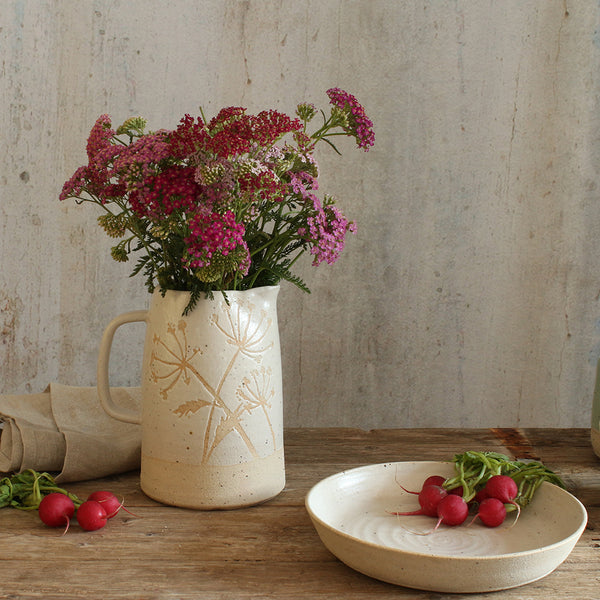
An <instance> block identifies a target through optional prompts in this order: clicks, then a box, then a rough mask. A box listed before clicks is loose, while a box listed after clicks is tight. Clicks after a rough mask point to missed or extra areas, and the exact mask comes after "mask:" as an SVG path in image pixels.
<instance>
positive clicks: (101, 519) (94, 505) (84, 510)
mask: <svg viewBox="0 0 600 600" xmlns="http://www.w3.org/2000/svg"><path fill="white" fill-rule="evenodd" d="M107 520H108V517H107V516H106V511H105V510H104V508H103V507H102V505H101V504H100V502H97V501H96V500H86V501H85V502H84V503H83V504H82V505H81V506H80V507H79V508H78V509H77V522H78V523H79V524H80V525H81V527H82V528H83V529H85V530H86V531H96V529H101V528H102V527H104V526H105V525H106V521H107Z"/></svg>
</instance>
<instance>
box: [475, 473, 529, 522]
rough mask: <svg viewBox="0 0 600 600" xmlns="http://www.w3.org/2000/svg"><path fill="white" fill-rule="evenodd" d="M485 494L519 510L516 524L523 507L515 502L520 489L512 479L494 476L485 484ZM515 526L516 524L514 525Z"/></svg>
mask: <svg viewBox="0 0 600 600" xmlns="http://www.w3.org/2000/svg"><path fill="white" fill-rule="evenodd" d="M484 489H485V493H486V494H487V495H488V496H489V497H491V498H497V499H498V500H500V502H502V503H504V504H512V505H513V506H515V507H516V509H517V516H516V517H515V523H516V522H517V519H518V518H519V515H520V514H521V507H520V506H519V505H518V504H517V503H516V502H515V498H516V497H517V494H518V493H519V488H518V487H517V484H516V483H515V481H514V479H513V478H512V477H509V476H508V475H494V476H493V477H490V478H489V479H488V481H487V483H486V484H485V488H484ZM513 525H514V523H513Z"/></svg>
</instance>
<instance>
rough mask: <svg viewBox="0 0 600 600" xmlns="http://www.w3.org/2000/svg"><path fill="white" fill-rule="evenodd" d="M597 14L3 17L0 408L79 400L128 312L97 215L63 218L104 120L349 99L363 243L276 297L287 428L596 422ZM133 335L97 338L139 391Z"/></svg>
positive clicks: (410, 10)
mask: <svg viewBox="0 0 600 600" xmlns="http://www.w3.org/2000/svg"><path fill="white" fill-rule="evenodd" d="M599 13H600V11H599V9H598V6H597V3H595V2H592V1H591V0H590V1H588V0H578V1H576V2H575V1H573V2H571V1H564V2H563V1H558V0H552V1H547V0H537V1H536V0H532V1H528V2H523V1H522V0H502V1H501V2H498V1H494V0H487V1H485V0H477V1H476V2H472V1H466V0H453V1H450V0H429V1H426V0H415V1H410V2H404V1H400V0H171V1H170V2H162V1H159V0H127V1H126V0H93V1H92V0H54V1H52V0H2V1H1V2H0V94H1V101H2V110H1V111H0V157H1V158H0V257H1V264H0V393H25V392H36V391H39V390H41V389H43V388H44V387H45V386H46V385H47V383H49V382H50V381H60V382H62V383H67V384H73V385H94V384H95V361H96V353H97V346H98V342H99V339H100V336H101V333H102V331H103V328H104V326H105V325H106V324H107V323H108V321H109V320H110V319H111V318H112V317H113V316H115V315H117V314H119V313H121V312H124V311H126V310H133V309H137V308H144V307H145V306H147V303H148V296H147V294H146V292H145V290H144V288H143V285H142V281H140V280H134V279H129V278H128V273H129V267H128V266H127V265H120V264H117V263H115V262H114V261H112V259H111V258H110V255H109V248H110V245H111V241H110V240H109V239H108V238H107V237H106V236H105V234H104V233H103V232H102V231H101V230H100V229H99V227H97V225H96V223H95V219H96V216H97V213H96V212H95V211H94V210H93V209H92V207H89V206H86V207H78V206H76V205H75V204H74V203H71V202H69V203H62V204H61V203H59V201H58V194H59V192H60V189H61V187H62V184H63V182H64V180H65V179H66V178H67V177H69V176H70V174H71V173H72V172H73V170H74V169H75V168H76V167H77V166H79V164H81V163H83V162H84V161H85V140H86V137H87V134H88V132H89V129H90V127H91V125H92V124H93V122H94V121H95V119H96V118H97V116H98V115H99V114H101V113H104V112H107V113H109V114H111V115H112V116H113V118H114V121H115V122H116V123H118V122H121V121H122V120H124V119H125V118H127V117H129V116H132V115H138V114H141V115H144V116H146V117H147V118H148V120H149V123H150V127H152V128H155V129H158V128H161V127H165V128H171V127H174V126H175V125H176V124H177V121H178V120H179V118H180V117H181V116H182V115H183V114H184V113H186V112H189V113H192V114H197V112H198V107H199V106H200V105H202V106H203V107H204V109H205V111H206V113H207V114H211V115H212V114H214V113H215V112H216V111H217V110H218V109H219V108H220V107H222V106H229V105H242V106H246V107H247V108H248V110H249V111H250V112H255V111H258V110H261V109H263V108H276V109H279V110H282V111H285V112H290V113H291V112H293V110H294V108H295V105H296V103H297V102H299V101H304V100H306V101H311V102H314V103H316V104H318V105H325V104H326V102H327V98H326V96H325V90H326V89H328V88H329V87H332V86H339V87H342V88H344V89H346V90H348V91H350V92H351V93H353V94H354V95H356V96H357V98H358V99H359V100H360V101H361V102H362V103H363V104H364V106H365V107H366V109H367V112H368V114H369V115H370V117H371V118H372V119H373V121H374V122H375V129H376V136H377V139H376V146H375V148H374V149H373V150H372V151H371V152H369V153H368V154H363V153H362V152H358V151H355V150H354V148H353V146H352V144H351V143H350V142H349V141H348V143H347V144H342V146H341V149H342V151H343V153H344V157H343V159H341V160H340V159H339V157H337V156H335V155H334V154H333V153H332V152H328V151H327V149H326V148H322V149H321V153H320V155H319V159H320V163H321V167H322V170H323V176H322V179H321V187H322V189H323V190H325V191H326V192H330V193H334V194H335V195H336V196H337V197H339V198H340V201H341V204H342V206H343V207H344V210H345V212H346V213H347V214H348V216H349V217H351V218H354V219H355V220H356V221H357V222H358V226H359V231H358V234H357V235H356V236H355V237H353V238H352V239H351V240H350V241H349V243H348V246H347V250H346V252H345V254H344V255H343V256H342V258H341V260H340V261H339V262H338V263H337V264H336V265H334V266H332V267H328V266H322V267H319V268H318V269H315V268H313V267H311V266H310V264H309V262H310V261H309V260H307V261H306V263H305V265H304V266H303V268H302V274H303V275H304V277H305V279H306V280H307V282H308V283H309V285H310V286H311V288H312V291H313V293H312V294H311V295H304V294H302V293H301V292H300V291H298V290H296V289H295V288H293V287H292V286H289V285H284V287H283V289H282V292H281V294H280V301H279V310H280V329H281V337H282V346H283V364H284V379H285V394H286V405H285V411H286V423H287V424H288V425H293V426H318V425H328V426H332V425H349V426H360V427H365V428H370V427H378V426H398V427H419V426H474V427H476V426H583V427H587V426H588V425H589V419H590V404H591V395H592V389H593V384H594V367H595V363H596V361H597V359H598V356H599V355H600V307H599V296H600V267H599V265H600V235H599V227H600V203H599V195H600V191H599V189H598V182H599V173H598V155H599V149H600V128H599V123H598V117H597V114H598V99H599V98H600V94H599V92H600V87H599V76H600V72H599V68H598V66H599V64H600V63H599V59H600V47H599V46H600V37H599V34H598V29H599V24H600V23H599V21H600V14H599ZM142 329H143V328H142V326H138V325H132V326H130V328H129V329H128V330H127V332H126V333H125V332H124V333H120V334H119V335H118V336H117V338H116V340H115V355H114V360H113V373H112V381H113V383H114V384H115V385H137V383H138V380H139V375H138V371H139V364H140V358H141V343H142V337H143V331H142Z"/></svg>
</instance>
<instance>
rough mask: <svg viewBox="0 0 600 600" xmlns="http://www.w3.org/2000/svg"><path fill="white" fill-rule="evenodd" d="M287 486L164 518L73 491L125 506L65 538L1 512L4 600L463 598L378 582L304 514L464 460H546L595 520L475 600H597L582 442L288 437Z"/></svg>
mask: <svg viewBox="0 0 600 600" xmlns="http://www.w3.org/2000/svg"><path fill="white" fill-rule="evenodd" d="M285 440H286V444H285V445H286V464H287V486H286V488H285V490H284V491H283V492H282V493H281V494H280V495H279V496H278V497H277V498H275V499H273V500H271V501H270V502H268V503H266V504H263V505H261V506H256V507H252V508H247V509H239V510H234V511H210V512H200V511H193V510H186V509H180V508H174V507H168V506H162V505H160V504H158V503H156V502H154V501H152V500H150V499H148V498H147V497H146V496H145V495H144V494H143V493H142V492H141V491H140V488H139V477H138V474H137V473H128V474H125V475H120V476H115V477H110V478H106V479H103V480H98V481H89V482H82V483H74V484H71V485H67V486H66V487H67V488H68V489H69V490H70V491H72V492H74V493H76V494H77V495H78V496H80V497H85V496H86V495H87V494H88V493H89V492H91V491H93V490H96V489H110V490H112V491H114V492H115V493H116V494H118V495H122V496H123V497H124V499H125V504H126V506H127V507H128V508H130V509H131V510H132V511H133V512H135V513H136V515H138V516H137V517H133V516H131V515H128V514H127V513H125V512H122V511H121V512H120V513H119V515H117V517H115V518H114V519H113V520H112V521H110V522H109V524H108V525H107V526H106V527H105V528H104V529H101V530H99V531H96V532H90V533H88V532H84V531H83V530H81V529H80V528H79V527H78V526H77V525H74V526H73V527H72V528H71V530H70V531H69V532H68V533H67V535H65V536H62V535H61V532H60V531H59V530H55V529H50V528H46V527H45V526H43V525H42V524H41V523H40V522H39V520H38V517H37V514H35V513H29V512H22V511H18V510H14V509H3V510H2V511H0V598H2V599H8V598H44V599H45V600H53V599H59V598H60V599H61V600H69V599H81V598H85V599H87V600H94V599H102V600H118V599H121V598H128V599H132V600H133V599H135V600H158V599H160V600H167V599H168V600H191V599H194V600H196V599H207V600H220V599H225V598H227V599H228V600H229V599H232V600H236V599H241V600H243V599H246V598H281V599H287V600H298V599H302V598H307V599H308V598H310V599H321V598H327V599H331V600H334V599H335V600H340V599H342V600H356V599H359V598H360V599H365V600H366V599H369V600H370V599H378V600H387V599H390V600H391V599H394V600H397V599H398V598H411V599H417V600H418V599H425V598H427V599H439V598H458V597H461V596H460V595H449V594H448V595H444V594H437V593H432V592H422V591H417V590H410V589H407V588H402V587H398V586H393V585H390V584H386V583H382V582H380V581H377V580H375V579H371V578H369V577H366V576H364V575H361V574H360V573H358V572H355V571H353V570H352V569H350V568H349V567H347V566H345V565H344V564H343V563H341V562H340V561H338V560H337V559H336V558H335V557H334V556H333V555H332V554H330V553H329V552H328V551H327V550H326V549H325V547H324V546H323V545H322V543H321V541H320V539H319V537H318V536H317V534H316V532H315V530H314V528H313V526H312V524H311V522H310V520H309V517H308V514H307V512H306V510H305V508H304V498H305V495H306V493H307V492H308V490H309V489H310V488H311V487H312V486H313V485H314V484H316V483H317V482H318V481H320V480H321V479H323V478H324V477H327V476H328V475H332V474H334V473H337V472H339V471H342V470H344V469H348V468H352V467H357V466H360V465H365V464H373V463H379V462H390V461H405V460H447V459H449V458H451V457H452V456H453V455H454V454H455V453H458V452H463V451H464V450H496V451H499V452H503V453H505V454H509V455H512V456H519V457H529V458H535V459H538V460H541V461H542V462H543V463H544V464H546V465H547V466H548V467H550V468H552V469H553V470H555V471H556V472H557V473H558V474H559V475H561V476H562V477H563V479H564V480H565V482H566V484H567V486H568V488H569V491H571V493H573V494H574V495H575V496H577V497H578V498H579V499H580V500H581V501H582V502H583V503H584V504H585V506H586V508H587V510H588V513H589V523H588V527H587V529H586V531H585V532H584V534H583V536H582V537H581V539H580V540H579V542H578V544H577V546H576V547H575V549H574V550H573V552H572V553H571V555H570V556H569V558H568V559H567V560H566V561H565V562H564V563H563V564H562V565H561V566H560V567H559V568H558V569H557V570H556V571H554V572H553V573H551V574H550V575H548V576H547V577H545V578H544V579H542V580H540V581H538V582H535V583H532V584H529V585H527V586H522V587H520V588H515V589H512V590H506V591H502V592H497V593H490V594H471V595H468V596H464V597H468V598H469V600H480V599H482V598H494V599H498V600H516V599H519V600H525V599H526V600H535V599H537V598H540V599H541V598H543V599H544V600H546V599H547V598H555V599H558V600H560V599H569V598H573V599H577V600H592V599H594V600H598V599H600V560H599V559H600V551H599V548H600V532H599V531H598V526H599V524H600V459H598V458H597V457H596V456H595V454H594V453H593V451H592V449H591V445H590V441H589V430H587V429H477V430H466V431H465V430H456V429H454V430H453V429H410V430H409V429H395V430H377V431H362V430H356V429H291V430H287V431H286V437H285Z"/></svg>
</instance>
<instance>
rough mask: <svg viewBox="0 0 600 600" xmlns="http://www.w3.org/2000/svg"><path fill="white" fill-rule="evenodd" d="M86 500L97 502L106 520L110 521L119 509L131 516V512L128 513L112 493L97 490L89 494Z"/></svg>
mask: <svg viewBox="0 0 600 600" xmlns="http://www.w3.org/2000/svg"><path fill="white" fill-rule="evenodd" d="M88 500H95V501H96V502H99V503H100V504H101V505H102V508H104V510H105V512H106V518H107V519H112V518H113V517H114V516H115V515H116V514H117V513H118V512H119V511H120V510H121V509H123V510H124V511H125V512H128V513H129V514H130V515H133V513H132V512H129V511H128V510H127V509H126V508H125V507H124V506H123V503H122V502H119V499H118V498H117V497H116V496H115V495H114V494H113V493H112V492H106V491H103V490H99V491H97V492H93V493H91V494H90V495H89V496H88ZM134 516H135V515H134Z"/></svg>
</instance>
